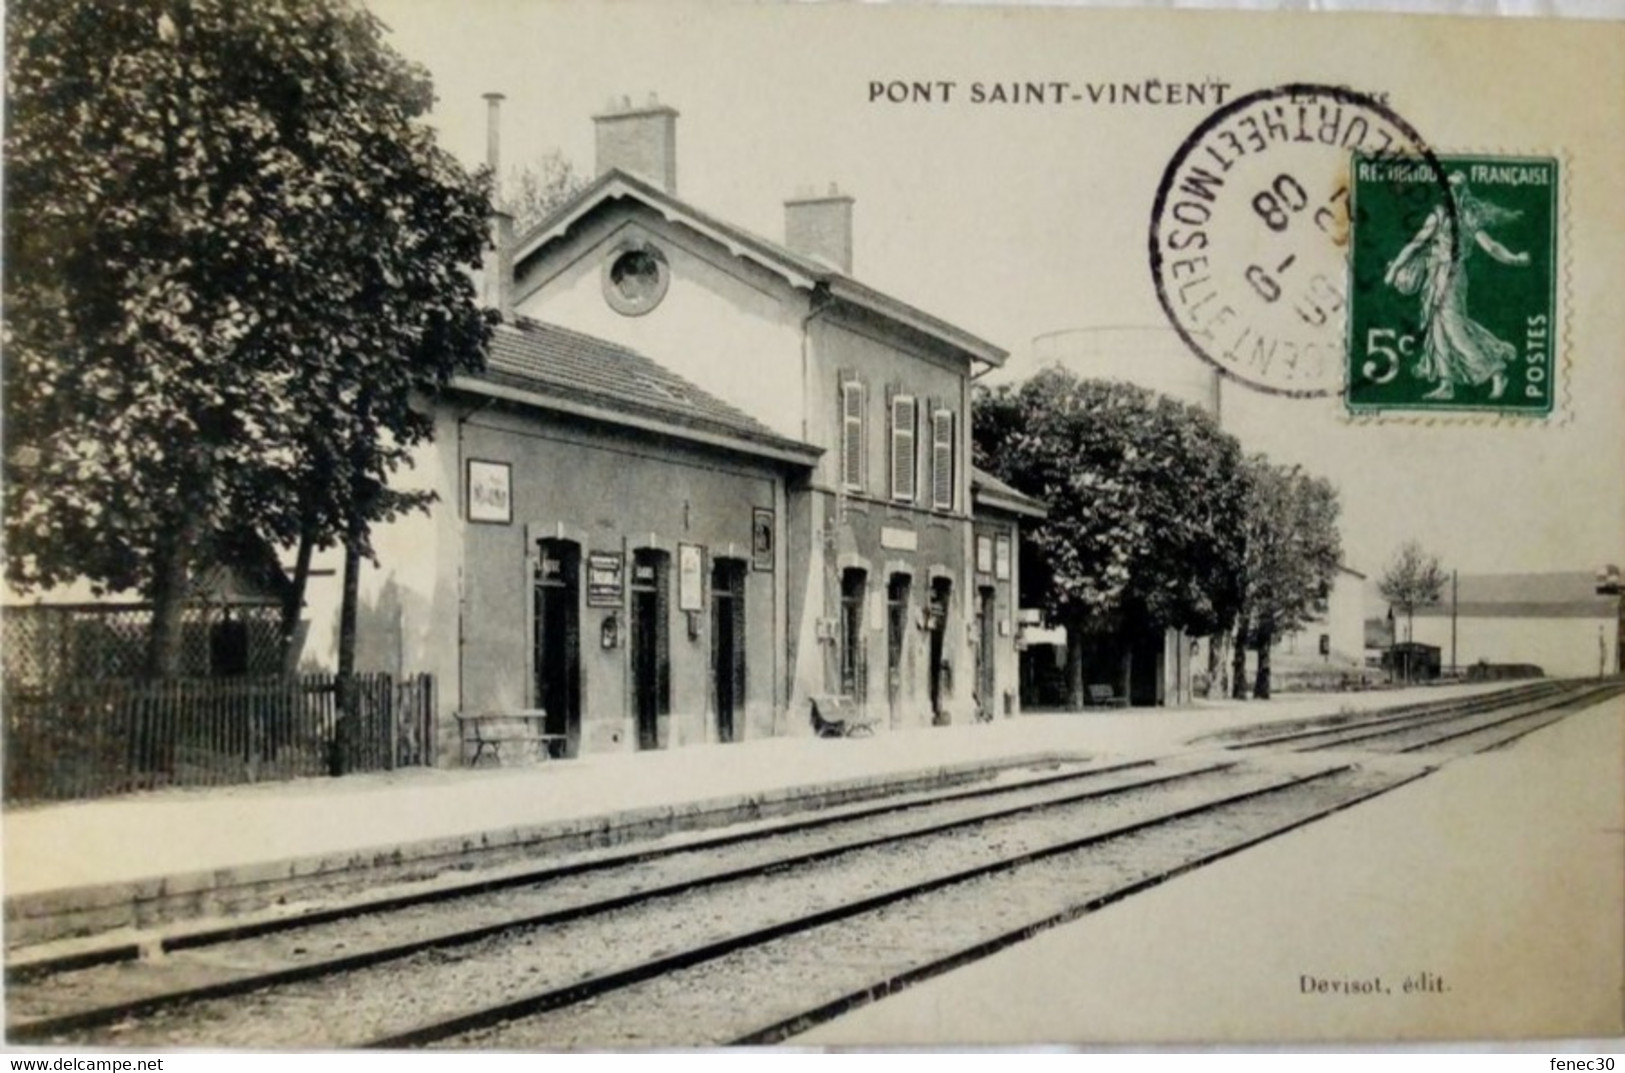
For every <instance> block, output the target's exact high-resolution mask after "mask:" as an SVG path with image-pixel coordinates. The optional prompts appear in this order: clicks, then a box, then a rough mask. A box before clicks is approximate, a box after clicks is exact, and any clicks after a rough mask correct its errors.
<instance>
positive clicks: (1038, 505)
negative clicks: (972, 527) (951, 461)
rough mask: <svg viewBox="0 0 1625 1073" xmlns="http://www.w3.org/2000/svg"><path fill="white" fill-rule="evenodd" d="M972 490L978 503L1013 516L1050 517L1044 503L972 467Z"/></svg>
mask: <svg viewBox="0 0 1625 1073" xmlns="http://www.w3.org/2000/svg"><path fill="white" fill-rule="evenodd" d="M970 488H971V496H972V498H973V499H975V501H976V502H977V503H985V504H987V505H988V506H990V507H995V508H998V509H1000V510H1006V511H1009V512H1010V513H1012V514H1025V515H1026V516H1027V517H1029V518H1045V517H1048V516H1049V508H1048V507H1046V506H1045V505H1044V504H1043V502H1042V501H1040V500H1037V499H1034V498H1033V497H1032V496H1029V495H1027V494H1025V493H1023V492H1018V491H1016V489H1014V488H1012V487H1011V486H1010V485H1008V484H1005V483H1004V482H1003V481H1001V480H999V479H998V478H997V477H995V476H993V474H991V473H989V472H988V471H987V470H985V469H981V468H979V467H977V466H972V467H971V471H970Z"/></svg>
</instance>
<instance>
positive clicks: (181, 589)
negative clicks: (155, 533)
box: [146, 512, 200, 678]
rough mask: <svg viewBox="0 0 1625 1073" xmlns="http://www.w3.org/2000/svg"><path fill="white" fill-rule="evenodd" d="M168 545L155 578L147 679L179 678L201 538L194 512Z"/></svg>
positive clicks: (159, 559) (148, 635)
mask: <svg viewBox="0 0 1625 1073" xmlns="http://www.w3.org/2000/svg"><path fill="white" fill-rule="evenodd" d="M172 532H173V534H174V536H173V537H172V539H171V540H170V541H169V545H168V547H166V548H164V549H163V550H162V551H161V552H160V553H159V555H158V566H157V570H156V571H154V575H153V581H152V627H151V630H150V632H149V633H148V634H147V666H146V672H147V677H148V678H176V677H179V676H180V673H181V656H182V655H183V654H184V652H185V651H186V648H185V641H186V635H185V632H184V621H185V617H186V598H187V596H188V590H189V588H190V581H191V570H192V559H193V558H194V557H195V555H196V553H197V543H198V540H199V537H200V534H199V523H198V521H197V516H196V515H195V514H193V513H191V512H188V515H187V517H186V519H185V520H184V521H182V522H181V524H180V525H179V526H178V527H177V528H176V529H174V530H172Z"/></svg>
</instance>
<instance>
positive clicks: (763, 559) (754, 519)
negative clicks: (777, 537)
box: [750, 507, 773, 570]
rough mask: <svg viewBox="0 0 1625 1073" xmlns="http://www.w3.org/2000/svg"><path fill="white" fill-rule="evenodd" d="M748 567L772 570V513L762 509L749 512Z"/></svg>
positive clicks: (758, 508)
mask: <svg viewBox="0 0 1625 1073" xmlns="http://www.w3.org/2000/svg"><path fill="white" fill-rule="evenodd" d="M750 566H751V569H752V570H771V569H773V512H772V511H771V510H768V509H766V508H764V507H757V508H756V509H754V510H752V511H751V512H750Z"/></svg>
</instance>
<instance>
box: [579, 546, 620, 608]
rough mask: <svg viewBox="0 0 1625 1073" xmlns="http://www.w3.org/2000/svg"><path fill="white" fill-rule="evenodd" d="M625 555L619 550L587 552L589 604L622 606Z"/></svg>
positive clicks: (595, 605)
mask: <svg viewBox="0 0 1625 1073" xmlns="http://www.w3.org/2000/svg"><path fill="white" fill-rule="evenodd" d="M624 566H625V557H624V556H622V555H621V553H620V552H618V551H594V552H589V553H588V554H587V606H588V607H619V606H621V589H622V584H623V578H624V576H625V575H624V574H623V572H622V571H623V568H624Z"/></svg>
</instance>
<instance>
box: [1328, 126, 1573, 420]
mask: <svg viewBox="0 0 1625 1073" xmlns="http://www.w3.org/2000/svg"><path fill="white" fill-rule="evenodd" d="M1352 172H1353V174H1352V176H1351V178H1352V182H1351V184H1350V215H1351V218H1352V219H1351V223H1352V226H1351V228H1350V232H1351V240H1352V241H1351V247H1352V249H1351V255H1350V266H1349V270H1350V275H1349V284H1350V286H1349V315H1348V330H1349V334H1348V369H1347V392H1348V394H1347V398H1348V406H1349V409H1350V410H1352V411H1355V412H1371V411H1381V410H1432V411H1455V410H1469V411H1481V412H1483V411H1488V412H1491V413H1496V414H1504V415H1508V416H1543V415H1546V414H1549V413H1551V412H1552V408H1553V396H1554V394H1555V391H1554V389H1555V387H1556V384H1555V382H1554V378H1555V375H1556V362H1555V360H1554V355H1555V354H1556V353H1557V352H1558V351H1557V344H1558V339H1557V332H1558V319H1557V286H1556V281H1557V271H1558V251H1557V230H1558V163H1557V161H1556V160H1552V159H1547V158H1522V157H1501V156H1443V155H1441V156H1438V157H1435V158H1434V159H1432V160H1428V161H1424V160H1419V159H1411V160H1403V159H1394V158H1392V157H1390V158H1387V159H1382V160H1373V159H1370V158H1365V157H1359V156H1356V157H1355V159H1354V161H1353V166H1352ZM1441 174H1442V176H1443V178H1444V180H1445V181H1444V182H1442V183H1441V182H1440V176H1441Z"/></svg>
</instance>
